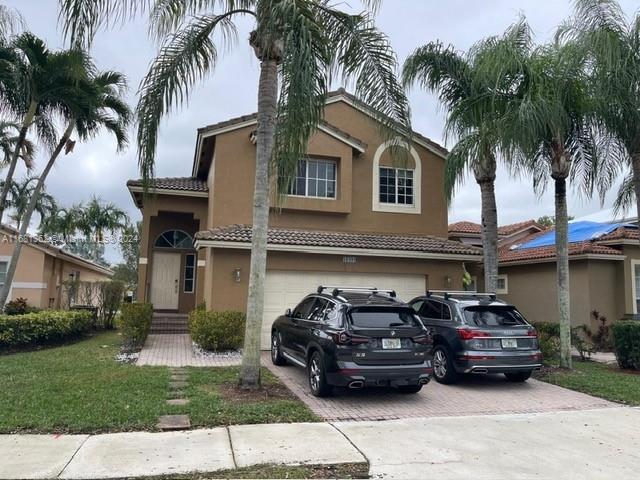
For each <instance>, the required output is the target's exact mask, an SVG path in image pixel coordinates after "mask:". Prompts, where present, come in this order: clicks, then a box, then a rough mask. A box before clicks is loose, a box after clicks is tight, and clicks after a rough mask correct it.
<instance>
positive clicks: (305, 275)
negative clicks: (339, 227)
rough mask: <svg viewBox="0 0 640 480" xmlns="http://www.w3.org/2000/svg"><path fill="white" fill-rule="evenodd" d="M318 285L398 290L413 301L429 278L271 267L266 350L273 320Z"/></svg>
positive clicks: (267, 288) (266, 303) (264, 330)
mask: <svg viewBox="0 0 640 480" xmlns="http://www.w3.org/2000/svg"><path fill="white" fill-rule="evenodd" d="M318 285H340V286H351V287H377V288H380V289H392V290H395V291H396V292H397V293H398V296H399V298H401V299H402V300H405V301H409V300H411V299H412V298H413V297H416V296H418V295H423V294H424V292H425V288H426V278H425V276H424V275H414V274H391V273H345V272H339V273H336V272H300V271H287V270H268V271H267V278H266V284H265V292H264V293H265V301H264V317H263V321H262V348H263V349H268V348H269V344H270V336H271V324H272V323H273V321H274V320H275V319H276V318H278V316H280V315H282V314H283V313H284V311H285V310H286V309H287V308H293V307H295V306H296V305H297V304H298V302H300V300H301V299H302V298H303V297H304V296H305V295H308V294H309V293H312V292H314V291H315V290H316V289H317V288H318Z"/></svg>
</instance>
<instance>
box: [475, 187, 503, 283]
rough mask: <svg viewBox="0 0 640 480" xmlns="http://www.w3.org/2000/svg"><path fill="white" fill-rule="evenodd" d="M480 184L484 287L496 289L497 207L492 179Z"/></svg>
mask: <svg viewBox="0 0 640 480" xmlns="http://www.w3.org/2000/svg"><path fill="white" fill-rule="evenodd" d="M478 183H479V184H480V194H481V199H482V207H481V208H482V254H483V256H484V289H485V291H486V292H495V291H496V279H497V277H498V209H497V207H496V193H495V183H494V180H483V181H481V182H478Z"/></svg>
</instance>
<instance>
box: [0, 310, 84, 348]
mask: <svg viewBox="0 0 640 480" xmlns="http://www.w3.org/2000/svg"><path fill="white" fill-rule="evenodd" d="M91 324H92V318H91V314H90V313H88V312H78V311H75V312H68V311H61V310H43V311H40V312H32V313H26V314H24V315H0V348H14V347H19V346H23V345H39V344H46V343H53V342H59V341H61V340H65V339H68V338H72V337H77V336H79V335H81V334H83V333H85V332H87V331H88V330H90V329H91Z"/></svg>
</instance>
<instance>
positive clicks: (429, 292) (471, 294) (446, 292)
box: [427, 290, 497, 300]
mask: <svg viewBox="0 0 640 480" xmlns="http://www.w3.org/2000/svg"><path fill="white" fill-rule="evenodd" d="M433 294H437V295H444V299H445V300H449V299H450V298H455V297H474V298H477V297H487V298H489V299H491V300H495V299H496V298H497V297H496V294H495V293H482V292H471V291H467V290H464V291H451V290H427V297H430V296H431V295H433Z"/></svg>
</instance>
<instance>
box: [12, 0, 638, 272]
mask: <svg viewBox="0 0 640 480" xmlns="http://www.w3.org/2000/svg"><path fill="white" fill-rule="evenodd" d="M0 1H2V3H5V4H7V5H8V6H11V7H14V8H16V9H18V10H19V11H20V12H21V13H22V14H23V16H24V17H25V19H26V22H27V25H28V27H29V29H30V30H31V31H33V32H34V33H35V34H36V35H38V36H40V37H42V38H44V39H45V40H46V41H47V44H48V45H49V47H50V48H60V47H63V46H64V45H63V39H62V35H61V32H60V28H59V27H58V25H57V21H56V19H57V14H58V11H57V6H58V0H0ZM349 5H351V7H349ZM621 5H622V6H623V8H624V10H625V12H626V13H627V15H629V16H631V15H633V14H635V9H637V8H638V2H637V0H621ZM357 7H358V2H357V1H355V0H354V1H351V2H345V8H357ZM570 13H571V2H570V1H569V0H447V1H442V0H386V1H384V2H383V6H382V8H381V10H380V12H379V14H378V17H377V23H378V26H379V28H380V29H382V30H383V31H384V32H386V33H387V34H388V35H389V37H390V39H391V43H392V45H393V47H394V49H395V51H396V52H397V54H398V58H399V60H400V61H401V62H402V61H404V59H405V58H406V57H407V55H408V54H409V53H411V52H412V51H413V50H414V49H415V48H416V47H417V46H419V45H422V44H424V43H427V42H429V41H433V40H440V41H442V42H444V43H446V44H452V45H454V46H455V47H456V48H458V49H460V50H466V49H467V48H469V46H471V45H472V44H473V43H475V42H476V41H477V40H479V39H481V38H483V37H485V36H489V35H496V34H500V33H502V32H503V31H504V30H505V29H506V28H507V27H508V26H509V25H510V24H511V23H513V22H514V21H515V20H517V19H518V16H519V15H520V14H522V15H524V16H525V17H526V18H527V20H528V21H529V23H530V25H531V27H532V29H533V31H534V34H535V38H536V41H538V42H544V41H547V40H549V39H550V38H551V37H552V36H553V33H554V31H555V28H556V26H557V25H558V23H559V22H561V21H562V20H563V19H564V18H566V17H567V16H568V15H569V14H570ZM146 25H147V23H146V21H145V19H144V18H140V19H137V20H135V21H132V22H129V23H126V24H125V25H123V26H122V27H119V28H118V27H116V28H114V29H112V30H110V31H102V32H100V33H99V35H98V37H97V39H96V42H95V45H94V49H93V52H92V54H93V56H94V57H95V60H96V62H97V64H98V66H99V68H100V69H103V70H107V69H111V70H118V71H121V72H123V73H125V74H126V75H127V77H128V79H129V84H130V92H129V101H130V104H131V105H132V106H135V102H136V90H137V86H138V84H139V82H140V79H141V78H142V76H143V75H144V74H145V73H146V70H147V68H148V66H149V62H150V61H151V59H152V58H153V56H154V54H155V52H156V50H157V47H156V46H155V45H154V43H153V42H152V41H150V40H149V38H148V36H147V27H146ZM242 27H244V28H241V30H240V33H239V38H240V42H239V44H238V45H237V47H236V48H235V49H234V50H233V51H231V52H228V53H225V55H224V56H222V58H221V60H220V62H219V64H218V68H217V70H216V71H215V72H214V74H213V75H212V76H211V77H209V78H208V79H206V80H205V81H204V82H203V84H202V85H199V86H198V87H197V88H196V89H195V90H194V91H193V94H192V96H191V98H190V102H189V105H188V106H186V107H184V108H182V109H181V110H179V111H176V112H174V113H173V114H171V115H170V116H169V117H168V118H167V119H166V121H165V122H164V123H163V125H162V129H161V132H160V142H159V145H158V150H157V151H158V155H157V159H156V175H157V176H188V175H190V173H191V164H192V160H193V152H194V146H195V138H196V129H197V128H198V127H201V126H204V125H207V124H210V123H215V122H219V121H222V120H226V119H228V118H230V117H235V116H238V115H243V114H247V113H252V112H254V111H255V110H256V95H257V93H256V91H257V82H258V62H257V61H256V59H255V57H254V55H253V52H252V50H251V49H250V48H249V47H248V45H247V43H246V42H245V41H244V40H245V39H246V38H247V37H248V33H249V31H250V28H251V25H250V24H249V23H246V24H244V25H242ZM339 86H340V85H333V87H334V88H337V87H339ZM409 98H410V101H411V107H412V111H413V125H414V128H415V130H417V131H419V132H420V133H422V134H423V135H426V136H427V137H429V138H431V139H433V140H435V141H437V142H440V143H442V144H444V142H443V138H442V130H443V124H444V116H443V112H442V111H441V109H439V108H438V104H437V102H436V100H435V98H434V97H433V96H432V95H431V94H428V93H425V92H423V91H420V90H416V89H414V90H413V91H411V92H410V95H409ZM446 146H448V147H450V146H451V145H446ZM43 163H44V159H43V158H40V159H39V162H38V165H39V166H40V168H41V167H42V165H43ZM137 176H138V175H137V161H136V155H135V148H133V147H131V148H129V149H128V151H127V152H125V153H123V154H116V152H115V143H114V141H113V139H112V138H110V137H109V136H107V135H106V134H105V135H102V136H99V137H97V138H95V139H93V140H92V141H90V142H87V143H84V144H78V145H76V148H75V151H74V152H73V154H71V155H69V156H66V157H62V158H61V159H60V160H59V161H58V164H57V165H56V167H55V170H54V171H53V172H52V173H51V174H50V177H49V180H48V183H47V188H48V190H49V191H50V192H51V193H52V194H54V195H55V197H56V198H57V199H58V200H59V202H60V203H61V204H63V205H67V204H71V203H76V202H81V201H86V200H87V199H88V198H89V197H90V196H91V195H94V194H95V195H97V196H99V197H101V198H102V199H103V200H108V201H111V202H114V203H116V204H117V205H119V206H120V207H121V208H124V209H125V210H127V211H128V212H129V214H130V215H131V217H132V218H134V219H139V218H140V213H139V211H138V210H137V209H136V208H135V206H134V205H133V203H132V201H131V197H130V196H129V193H128V191H127V189H126V186H125V183H126V181H127V179H129V178H136V177H137ZM496 193H497V203H498V217H499V221H500V223H501V224H504V223H511V222H517V221H520V220H524V219H529V218H534V217H539V216H541V215H552V214H553V195H552V193H551V192H550V191H548V192H547V193H546V194H544V195H543V196H542V197H541V198H537V197H536V196H535V195H534V194H533V193H532V191H531V182H530V180H529V179H526V178H524V179H513V178H509V177H508V175H507V174H506V172H504V171H500V172H499V176H498V179H497V181H496ZM611 197H613V194H611V195H610V196H609V197H608V198H607V202H606V203H605V207H604V208H607V207H609V206H610V204H611V202H612V198H611ZM600 209H601V208H600V203H599V201H598V200H596V199H594V200H591V201H589V200H585V199H583V198H580V197H578V196H577V195H575V194H573V195H572V196H571V198H570V201H569V213H570V215H573V216H576V217H579V216H583V215H588V214H592V213H594V212H597V211H599V210H600ZM449 220H450V222H453V221H458V220H471V221H476V222H477V221H479V220H480V193H479V189H478V188H477V186H476V184H475V182H474V181H473V180H472V179H469V180H468V181H467V182H466V183H465V185H464V187H462V188H461V189H460V190H459V191H458V194H457V196H456V199H455V201H454V203H453V205H452V207H451V209H450V212H449ZM108 257H109V259H110V260H112V261H113V260H115V259H116V257H117V255H116V254H115V252H110V253H109V255H108Z"/></svg>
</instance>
